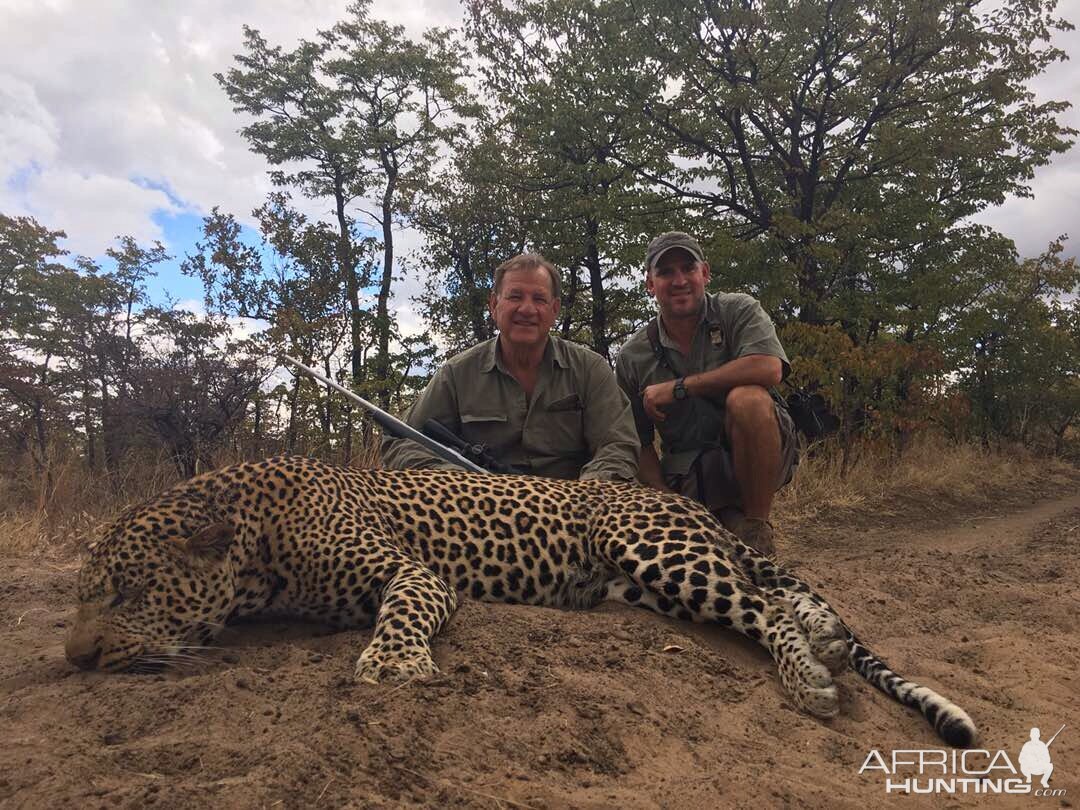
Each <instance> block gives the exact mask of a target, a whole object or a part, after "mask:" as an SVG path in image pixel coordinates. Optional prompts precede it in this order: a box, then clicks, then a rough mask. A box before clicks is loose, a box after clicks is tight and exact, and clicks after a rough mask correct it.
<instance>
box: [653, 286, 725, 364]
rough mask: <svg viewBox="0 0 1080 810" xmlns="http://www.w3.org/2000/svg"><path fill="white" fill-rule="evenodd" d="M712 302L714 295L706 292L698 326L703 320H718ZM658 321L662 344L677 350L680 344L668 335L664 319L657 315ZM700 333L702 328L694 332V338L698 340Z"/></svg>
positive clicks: (710, 321) (713, 321)
mask: <svg viewBox="0 0 1080 810" xmlns="http://www.w3.org/2000/svg"><path fill="white" fill-rule="evenodd" d="M712 304H713V300H712V296H711V295H709V294H708V293H705V300H704V301H702V302H701V310H700V311H699V312H698V326H701V323H702V322H703V321H708V322H709V323H710V324H712V323H715V322H716V318H715V315H716V313H714V312H713V306H712ZM656 322H657V324H658V325H659V326H660V344H661V345H663V346H665V347H667V348H669V349H676V350H677V349H678V348H679V347H678V345H676V343H675V341H674V340H672V339H671V338H670V337H668V333H667V329H665V328H664V319H663V318H662V317H660V316H659V315H657V316H656ZM699 334H701V330H700V329H698V330H696V331H695V332H694V340H697V336H698V335H699Z"/></svg>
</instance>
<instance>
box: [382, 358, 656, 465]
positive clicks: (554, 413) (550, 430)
mask: <svg viewBox="0 0 1080 810" xmlns="http://www.w3.org/2000/svg"><path fill="white" fill-rule="evenodd" d="M498 340H499V339H498V338H492V339H491V340H486V341H484V342H483V343H480V344H478V345H476V346H473V347H472V348H471V349H467V350H465V351H464V352H462V353H461V354H458V355H455V356H454V357H452V358H450V360H448V361H447V362H446V363H445V364H444V365H443V366H442V367H441V368H440V369H439V370H438V371H436V372H435V375H434V376H433V377H432V378H431V382H429V383H428V385H427V387H426V388H425V389H424V390H423V392H422V393H421V394H420V397H419V398H418V399H417V400H416V402H415V403H414V404H413V406H412V408H411V409H410V410H409V413H408V414H407V416H406V421H407V422H408V423H409V424H410V425H411V426H412V427H414V428H416V429H417V430H420V429H422V427H423V424H424V422H426V421H427V420H428V419H435V420H437V421H439V422H441V423H442V424H443V425H444V426H445V427H447V428H448V429H449V430H451V431H452V432H453V433H456V434H457V435H458V436H460V437H461V438H463V439H464V440H465V441H467V442H470V443H482V444H485V445H487V446H488V448H489V449H490V450H491V451H492V452H493V453H494V455H495V456H496V457H497V458H498V459H499V461H502V462H503V463H506V464H511V465H513V466H515V467H518V468H521V469H523V470H525V471H529V472H532V473H534V474H536V475H544V476H548V477H550V478H583V479H587V478H600V479H606V480H613V481H629V480H633V478H634V477H635V476H636V475H637V460H638V453H639V451H640V448H639V446H638V438H637V431H636V429H635V427H634V417H633V412H632V411H631V408H630V402H629V400H628V399H627V397H626V395H625V394H623V392H622V391H621V390H619V386H618V385H617V384H616V382H615V375H614V374H612V372H611V368H610V367H609V366H608V364H607V363H606V362H604V359H603V358H602V357H601V356H600V355H598V354H596V353H595V352H593V351H590V350H589V349H587V348H585V347H584V346H579V345H577V344H576V343H571V342H569V341H565V340H562V339H560V338H557V337H554V336H551V337H549V338H548V344H547V347H546V348H545V350H544V357H543V360H542V361H541V364H540V375H539V378H538V380H537V384H536V388H535V389H534V390H533V395H532V397H526V396H525V390H524V389H523V388H522V387H521V385H520V383H518V381H517V380H516V379H514V377H513V376H511V375H510V373H509V372H508V371H507V370H506V367H505V366H504V365H503V362H502V358H501V356H500V353H499V352H498V351H497V349H498ZM382 457H383V465H384V466H386V467H389V468H393V469H403V468H407V467H446V468H452V467H453V465H452V464H450V463H449V462H446V461H443V460H442V459H440V458H438V457H436V456H434V455H432V454H431V453H430V452H428V451H427V450H425V449H424V448H423V447H421V446H420V445H418V444H416V443H415V442H412V441H409V440H407V439H394V438H389V437H388V438H386V439H384V440H383V445H382Z"/></svg>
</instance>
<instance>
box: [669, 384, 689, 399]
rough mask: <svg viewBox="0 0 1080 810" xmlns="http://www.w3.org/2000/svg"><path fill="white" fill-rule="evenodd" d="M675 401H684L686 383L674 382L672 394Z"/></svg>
mask: <svg viewBox="0 0 1080 810" xmlns="http://www.w3.org/2000/svg"><path fill="white" fill-rule="evenodd" d="M672 393H673V394H674V395H675V399H686V383H684V382H683V381H682V380H676V381H675V390H674V391H673V392H672Z"/></svg>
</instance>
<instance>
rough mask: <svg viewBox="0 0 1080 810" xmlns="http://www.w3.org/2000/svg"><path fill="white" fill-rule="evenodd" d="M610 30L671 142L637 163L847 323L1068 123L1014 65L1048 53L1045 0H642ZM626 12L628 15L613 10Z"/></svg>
mask: <svg viewBox="0 0 1080 810" xmlns="http://www.w3.org/2000/svg"><path fill="white" fill-rule="evenodd" d="M613 2H614V4H615V8H616V10H617V11H616V13H619V12H618V10H625V9H630V8H633V9H634V10H636V12H637V13H636V15H635V16H634V17H633V18H632V19H634V20H635V25H634V28H633V34H632V36H631V37H630V40H629V41H623V42H620V43H618V47H619V48H622V49H626V50H632V51H636V52H638V53H640V54H641V59H640V67H639V70H643V71H648V72H649V73H650V74H651V75H653V76H655V77H656V79H655V81H653V83H652V87H651V90H650V91H649V92H646V93H640V92H638V93H637V94H636V95H630V94H628V95H627V101H626V103H627V104H628V105H631V104H633V105H636V106H637V107H638V108H640V109H642V110H643V111H644V114H645V115H646V116H647V117H648V118H649V120H651V121H652V122H653V124H654V126H655V128H656V130H657V132H658V133H660V132H662V133H664V134H665V136H666V138H667V139H668V142H669V143H670V145H671V148H672V149H674V150H677V151H678V154H679V155H680V157H681V160H680V161H678V162H677V163H675V164H674V165H673V168H672V170H671V171H668V172H666V173H664V174H657V175H652V176H651V177H650V179H652V180H653V181H655V182H657V183H660V184H661V185H663V186H665V187H667V188H669V189H671V190H673V191H674V192H676V193H678V194H679V195H680V196H681V197H682V198H683V199H684V200H685V201H686V203H687V204H688V205H690V206H693V207H695V208H696V209H698V210H699V211H700V212H701V213H702V214H703V215H705V216H709V217H712V218H714V220H715V221H716V222H717V224H718V225H719V226H720V227H722V228H723V229H725V230H727V231H729V232H730V233H732V234H734V235H736V236H737V237H739V238H741V239H745V240H753V239H758V238H762V237H767V238H768V239H769V240H771V241H772V242H773V243H774V244H775V245H776V247H777V250H778V252H779V253H780V254H781V255H782V256H783V257H784V258H785V259H786V261H787V263H788V266H789V271H788V272H789V274H790V278H791V283H790V284H789V291H788V297H789V298H790V299H791V300H792V302H793V305H792V309H793V311H794V312H795V313H797V317H798V318H799V319H800V320H803V321H806V322H810V323H825V322H830V323H841V324H842V325H843V326H844V327H845V330H846V331H848V333H849V334H850V335H851V336H852V337H853V338H856V339H865V334H862V333H865V331H866V328H867V326H868V324H867V316H866V314H865V313H866V311H867V310H868V309H870V308H872V307H873V306H874V304H875V303H876V301H877V296H878V294H879V292H880V289H881V287H882V286H883V285H884V286H886V287H887V286H889V285H890V284H891V283H892V282H891V281H890V279H891V278H892V277H894V276H895V274H896V273H897V272H905V271H911V272H913V273H917V272H918V268H919V267H920V266H921V265H924V264H925V263H924V262H920V261H918V260H914V261H912V260H909V261H906V262H905V261H904V260H903V257H904V256H908V257H909V259H910V257H912V256H916V255H917V254H918V253H919V251H920V250H927V251H930V252H933V251H934V248H935V246H936V245H937V244H938V243H940V242H941V241H942V240H943V239H950V238H953V237H954V235H955V234H956V230H957V228H963V227H964V226H963V222H964V220H965V218H966V217H970V216H971V215H972V214H974V213H977V212H978V211H980V210H982V209H983V208H985V207H986V206H988V205H992V204H997V203H1000V202H1001V201H1003V200H1004V199H1005V197H1006V195H1018V196H1024V195H1027V194H1029V193H1030V192H1029V187H1028V181H1029V180H1030V179H1031V177H1032V173H1033V171H1034V169H1035V168H1036V167H1038V166H1041V165H1043V164H1045V163H1046V162H1047V161H1048V160H1049V159H1050V156H1051V155H1053V154H1054V153H1058V152H1062V151H1064V150H1065V149H1066V148H1067V147H1068V146H1069V145H1070V144H1071V143H1072V136H1073V135H1075V134H1076V133H1075V131H1074V130H1072V129H1070V128H1068V127H1065V126H1063V125H1062V124H1061V123H1059V121H1058V120H1057V116H1058V114H1059V113H1061V112H1062V111H1063V110H1064V109H1065V108H1066V107H1067V106H1068V105H1067V103H1065V102H1058V101H1050V102H1043V103H1038V102H1037V101H1036V100H1035V97H1034V94H1033V92H1032V91H1031V90H1030V89H1029V86H1028V83H1029V82H1030V80H1031V79H1032V78H1033V77H1035V76H1037V75H1039V74H1040V73H1041V72H1042V71H1043V70H1045V68H1046V67H1047V65H1049V64H1051V63H1053V62H1055V61H1059V60H1061V59H1063V58H1065V55H1064V54H1063V53H1062V51H1061V50H1060V49H1058V48H1055V47H1052V46H1050V45H1048V44H1047V43H1048V41H1049V38H1050V35H1051V33H1052V32H1053V31H1055V30H1066V29H1068V28H1070V27H1071V26H1069V24H1068V23H1066V22H1064V21H1063V20H1059V19H1056V18H1055V17H1054V16H1053V11H1054V7H1055V5H1056V0H1006V2H1002V3H995V4H992V5H991V4H989V3H982V2H979V0H890V2H885V3H882V2H878V0H798V2H795V3H793V4H792V3H789V2H779V1H778V0H711V2H707V3H690V2H685V1H681V0H676V2H670V1H669V0H663V1H661V0H656V2H646V3H638V2H634V3H629V2H626V3H623V2H620V0H613ZM627 19H630V18H629V17H628V18H627Z"/></svg>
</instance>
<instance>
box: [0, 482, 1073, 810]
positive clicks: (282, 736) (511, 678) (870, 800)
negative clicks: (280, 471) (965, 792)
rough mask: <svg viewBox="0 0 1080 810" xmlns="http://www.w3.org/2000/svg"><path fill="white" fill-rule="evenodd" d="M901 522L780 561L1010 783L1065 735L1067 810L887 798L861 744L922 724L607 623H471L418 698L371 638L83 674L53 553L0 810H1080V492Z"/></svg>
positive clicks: (1, 687)
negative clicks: (831, 710) (790, 687)
mask: <svg viewBox="0 0 1080 810" xmlns="http://www.w3.org/2000/svg"><path fill="white" fill-rule="evenodd" d="M911 520H912V522H913V523H914V524H917V525H915V526H913V527H907V526H905V525H903V524H901V525H893V526H891V527H878V528H868V529H860V530H857V531H855V530H844V531H841V530H838V529H825V528H820V529H817V530H812V531H807V532H805V533H804V534H803V535H802V536H800V537H798V538H787V539H786V541H783V549H784V555H783V556H784V558H785V559H786V560H787V561H788V562H790V563H793V565H794V567H795V568H796V569H797V570H798V571H799V572H800V573H801V574H802V575H803V576H804V577H805V578H806V579H807V580H808V581H809V582H811V583H812V584H813V585H814V586H815V587H816V588H818V590H819V591H820V592H821V593H822V594H823V595H825V596H826V597H827V598H828V599H829V600H830V601H831V603H832V605H833V606H834V607H835V608H836V609H837V610H838V611H839V612H840V613H841V615H842V616H844V617H845V619H846V620H847V621H848V623H849V624H850V625H851V626H852V627H853V628H854V629H855V630H856V632H857V633H859V634H860V635H861V636H862V637H863V639H864V640H865V641H866V642H867V643H869V644H870V645H871V646H873V647H874V649H875V650H876V651H878V653H879V654H880V655H881V656H882V657H883V658H885V660H887V661H888V662H889V663H890V664H891V665H892V666H893V667H894V668H895V669H896V670H897V671H899V672H900V673H902V674H903V675H905V676H906V677H908V678H911V679H912V680H915V681H918V682H920V683H924V684H926V685H927V686H931V687H933V688H935V689H937V690H938V691H940V692H942V693H943V694H945V695H946V696H948V697H950V698H951V699H953V700H954V701H956V702H957V703H959V704H960V705H961V706H963V707H964V708H965V709H966V710H967V711H968V712H969V713H970V714H971V715H972V717H973V718H974V719H975V721H976V723H977V724H978V725H979V727H980V729H981V731H982V746H983V747H984V748H987V749H990V750H991V751H996V749H999V748H1000V749H1004V750H1005V751H1006V752H1007V753H1008V755H1009V757H1010V758H1011V759H1012V761H1013V762H1016V761H1017V754H1018V752H1019V750H1020V746H1021V745H1022V744H1023V743H1024V742H1025V741H1027V739H1028V733H1029V730H1030V729H1031V727H1032V726H1038V727H1040V728H1041V729H1042V730H1043V731H1044V739H1045V738H1046V737H1049V736H1050V734H1052V733H1053V731H1054V730H1056V729H1057V728H1058V727H1059V726H1060V725H1061V724H1062V723H1066V724H1068V725H1067V727H1066V729H1065V731H1064V732H1063V733H1062V734H1061V735H1060V736H1059V738H1058V739H1057V740H1056V741H1055V742H1054V745H1053V747H1052V749H1051V753H1052V756H1053V761H1054V765H1055V771H1054V774H1053V777H1052V781H1051V787H1052V788H1054V789H1057V790H1066V791H1067V793H1066V794H1064V795H1063V796H1062V795H1058V796H1055V797H1053V798H1038V799H1037V798H1035V797H1033V796H1022V797H1014V796H986V797H975V796H952V797H949V796H945V795H939V796H936V797H922V796H897V795H886V792H885V780H884V775H883V774H882V773H881V772H880V771H875V772H871V771H868V772H866V773H863V774H861V775H860V774H859V773H858V771H859V768H860V766H861V765H862V764H863V763H864V761H865V760H866V757H867V754H868V753H869V752H870V750H871V749H877V750H879V751H880V752H882V753H883V754H884V756H885V757H886V758H888V756H889V754H890V753H891V752H892V751H893V750H894V749H922V748H938V747H940V743H939V742H938V741H937V739H936V738H935V737H934V735H933V732H932V731H931V729H930V728H929V726H928V725H927V724H926V723H925V722H924V721H923V720H922V718H920V717H919V716H917V715H915V714H914V713H912V712H910V711H908V710H905V709H903V708H902V707H900V706H899V705H897V704H895V703H893V702H892V701H890V700H888V699H887V698H885V697H884V696H883V695H881V694H880V693H878V692H876V691H875V690H873V689H872V688H871V687H870V686H869V685H868V684H866V683H865V682H863V681H862V680H861V679H859V678H858V677H857V676H856V675H855V674H854V673H849V674H847V675H845V676H843V677H842V679H841V691H842V711H841V715H840V717H838V718H837V719H835V720H833V721H830V722H820V721H817V720H814V719H812V718H810V717H807V716H804V715H802V714H800V713H798V712H797V711H795V710H794V709H793V708H791V707H790V706H789V705H788V704H787V703H786V701H785V699H784V697H783V695H782V694H781V692H780V690H779V688H778V686H777V684H776V681H775V678H774V668H773V666H772V663H771V661H770V660H769V658H768V656H767V655H766V654H765V653H764V652H763V651H761V650H760V649H758V648H757V647H755V646H753V645H751V644H750V643H749V642H745V641H744V640H742V639H740V638H737V637H735V636H734V635H732V634H730V633H726V632H724V631H721V630H718V629H715V628H700V627H693V626H689V625H686V624H682V623H679V622H675V621H668V620H665V619H661V618H659V617H655V616H652V615H651V614H646V613H644V612H640V611H632V610H629V609H624V608H621V607H618V606H614V605H611V606H605V607H603V608H602V609H601V610H599V611H595V612H592V613H566V612H561V611H555V610H546V609H538V608H527V607H511V606H503V605H489V604H481V603H476V602H466V603H465V604H464V605H463V606H462V608H461V609H460V611H459V613H458V614H457V616H456V617H455V618H454V620H453V621H452V622H451V625H450V626H449V627H448V629H447V630H446V631H445V632H444V634H443V635H442V637H441V640H440V641H439V642H438V643H437V644H436V648H435V657H436V661H437V662H438V663H439V665H440V667H441V668H442V675H441V676H440V677H438V678H437V679H435V680H434V681H431V682H429V683H426V684H422V685H417V684H412V685H408V686H405V687H392V686H380V687H370V686H363V687H361V686H357V685H355V684H354V683H353V682H352V681H351V679H350V674H351V672H352V667H353V661H354V660H355V658H356V656H357V655H358V653H359V652H360V650H361V649H362V648H363V646H364V644H365V643H366V639H367V638H368V633H366V632H344V633H334V634H331V633H328V632H326V631H323V630H320V629H318V628H313V627H311V626H305V625H299V624H281V623H274V624H256V625H244V626H241V627H237V628H230V629H229V630H228V631H227V633H226V635H225V636H224V637H223V638H222V639H221V641H220V642H219V643H220V644H221V645H222V647H224V648H225V649H223V650H222V651H221V652H220V653H219V654H218V656H219V657H218V658H217V659H216V660H215V661H214V662H213V663H212V664H211V665H210V666H209V667H208V668H206V669H204V670H202V671H199V672H192V673H187V674H168V675H157V676H134V675H118V676H100V675H87V674H81V673H76V672H74V671H73V670H72V668H71V667H70V666H69V665H68V664H67V663H66V662H65V661H64V660H63V648H62V641H63V634H64V626H65V622H66V621H67V618H68V614H69V613H70V610H71V607H72V605H73V599H74V595H73V591H74V574H75V570H76V568H77V561H75V560H72V559H58V558H55V557H39V558H22V559H14V560H11V559H8V560H5V561H4V562H3V568H2V573H0V745H2V751H3V758H2V762H3V765H4V767H3V768H0V804H2V805H3V806H5V807H27V808H52V807H63V806H79V807H109V808H114V807H130V808H142V807H161V808H166V807H176V808H190V807H243V808H262V807H279V808H289V807H328V808H329V807H345V806H348V807H398V806H416V805H423V806H431V807H488V808H504V807H537V808H539V807H611V806H618V807H626V808H639V807H640V808H650V807H679V808H703V809H704V808H709V809H710V810H713V809H714V808H726V807H747V808H750V807H755V808H756V807H810V808H836V807H851V808H856V807H857V808H866V807H877V806H899V807H909V808H910V807H923V806H932V807H956V806H964V807H966V806H975V805H976V804H980V805H985V806H987V807H992V808H997V807H1001V808H1005V807H1032V806H1035V807H1059V806H1065V807H1068V806H1071V804H1070V802H1075V801H1077V800H1080V755H1078V751H1080V711H1078V710H1077V709H1078V706H1077V700H1078V698H1077V689H1078V687H1080V675H1078V673H1077V666H1076V664H1077V661H1078V660H1080V629H1078V625H1080V588H1078V585H1077V583H1078V582H1080V494H1072V495H1067V496H1065V497H1058V498H1056V499H1052V500H1046V501H1042V502H1039V503H1036V504H1035V505H1029V506H1026V507H1022V508H1020V509H1019V511H1013V512H1010V513H1009V514H1004V515H990V514H983V515H975V516H968V517H966V518H964V519H963V520H962V521H959V522H952V523H949V524H948V525H945V526H939V527H938V528H935V529H933V530H929V529H926V528H925V526H926V525H928V524H929V518H928V517H927V516H925V515H924V516H922V518H920V517H919V515H918V514H915V513H913V516H912V517H911ZM934 520H935V521H936V522H938V523H940V522H941V520H942V518H941V517H940V516H938V517H936V518H934ZM894 522H895V521H894ZM946 523H948V521H947V520H946ZM919 525H921V526H923V527H924V528H919ZM981 762H982V763H983V764H985V760H982V761H981Z"/></svg>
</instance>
